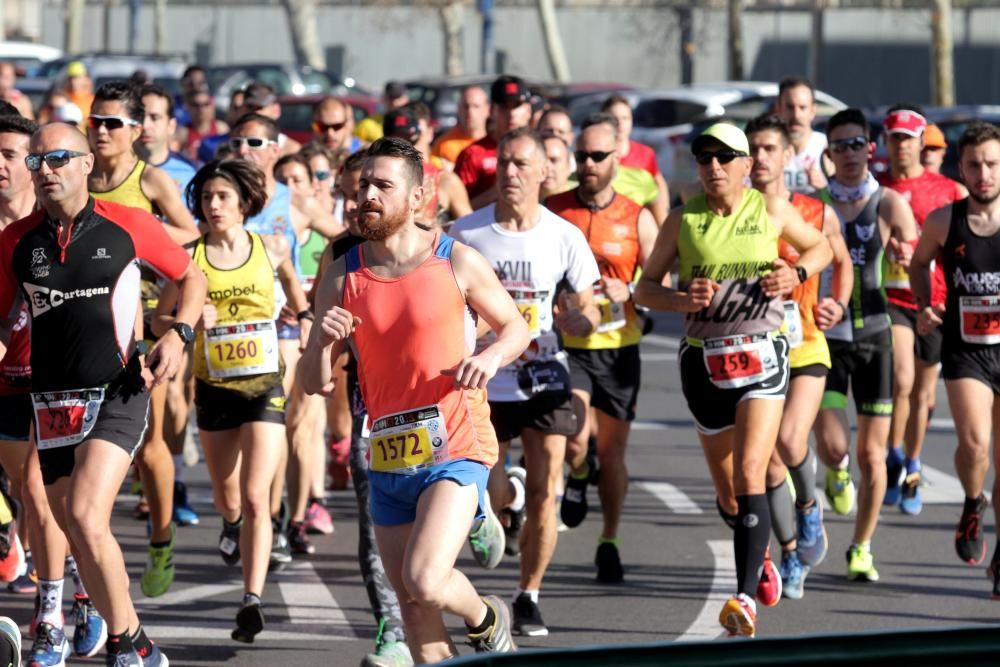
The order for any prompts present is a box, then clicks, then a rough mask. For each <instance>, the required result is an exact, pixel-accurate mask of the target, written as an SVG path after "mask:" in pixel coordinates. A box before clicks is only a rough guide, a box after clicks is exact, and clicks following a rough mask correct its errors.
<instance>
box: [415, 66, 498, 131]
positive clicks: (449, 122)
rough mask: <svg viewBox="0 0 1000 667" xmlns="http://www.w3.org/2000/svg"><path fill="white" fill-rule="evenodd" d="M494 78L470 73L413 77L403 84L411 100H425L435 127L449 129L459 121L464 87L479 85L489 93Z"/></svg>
mask: <svg viewBox="0 0 1000 667" xmlns="http://www.w3.org/2000/svg"><path fill="white" fill-rule="evenodd" d="M494 79H496V76H494V75H489V76H486V75H482V74H470V75H466V76H448V77H430V78H423V79H413V80H411V81H404V82H403V85H405V86H406V92H407V94H408V95H409V96H410V100H411V101H413V102H423V103H424V104H426V105H427V108H428V109H430V112H431V118H432V119H433V122H434V125H435V128H436V129H438V130H447V129H448V128H450V127H454V126H455V123H457V122H458V99H459V96H461V94H462V89H464V88H466V87H467V86H479V87H481V88H482V89H483V90H485V91H486V92H487V94H488V93H489V90H490V84H491V83H493V80H494Z"/></svg>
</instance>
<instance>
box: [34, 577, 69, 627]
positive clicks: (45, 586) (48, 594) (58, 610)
mask: <svg viewBox="0 0 1000 667" xmlns="http://www.w3.org/2000/svg"><path fill="white" fill-rule="evenodd" d="M38 596H39V600H40V602H41V604H39V605H38V616H37V620H38V622H39V623H51V624H52V625H54V626H56V627H57V628H60V627H62V624H63V618H62V596H63V580H62V579H39V580H38Z"/></svg>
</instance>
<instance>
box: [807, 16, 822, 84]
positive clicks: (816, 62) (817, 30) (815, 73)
mask: <svg viewBox="0 0 1000 667" xmlns="http://www.w3.org/2000/svg"><path fill="white" fill-rule="evenodd" d="M824 4H825V3H824V1H823V0H813V10H812V21H811V25H810V27H811V29H812V39H811V40H810V41H811V43H810V45H809V79H810V80H811V81H812V84H813V85H814V86H820V85H822V84H821V82H822V79H823V32H824V29H823V28H824V26H823V22H824V21H823V5H824Z"/></svg>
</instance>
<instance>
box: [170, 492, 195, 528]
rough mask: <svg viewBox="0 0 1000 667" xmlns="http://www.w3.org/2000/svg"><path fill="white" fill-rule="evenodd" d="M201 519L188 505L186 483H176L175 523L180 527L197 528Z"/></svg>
mask: <svg viewBox="0 0 1000 667" xmlns="http://www.w3.org/2000/svg"><path fill="white" fill-rule="evenodd" d="M199 521H201V519H200V518H199V517H198V513H197V512H195V511H194V509H193V508H192V507H191V505H190V504H189V503H188V494H187V487H186V486H184V482H174V523H176V524H177V525H178V526H197V525H198V522H199Z"/></svg>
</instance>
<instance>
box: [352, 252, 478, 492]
mask: <svg viewBox="0 0 1000 667" xmlns="http://www.w3.org/2000/svg"><path fill="white" fill-rule="evenodd" d="M454 243H455V240H454V239H453V238H451V237H450V236H447V235H445V234H440V235H438V236H437V237H436V238H435V241H434V253H433V254H432V255H431V256H430V257H428V258H427V260H426V261H425V262H424V263H423V264H421V265H420V266H419V267H417V268H416V269H414V270H412V271H410V272H409V273H407V274H406V275H403V276H400V277H398V278H383V277H381V276H378V275H376V274H375V273H373V272H372V271H371V270H370V269H369V268H367V267H366V266H365V261H364V252H363V248H364V247H365V246H366V245H367V244H361V245H359V246H355V247H354V248H351V250H350V251H348V253H347V255H346V256H345V262H346V267H347V275H346V279H345V282H344V298H343V307H344V308H345V309H346V310H348V311H350V312H351V313H353V314H354V315H355V316H357V317H359V318H361V325H360V326H358V328H357V329H356V330H355V332H354V335H353V345H354V350H355V353H356V357H357V360H358V382H359V385H360V387H361V395H362V397H363V398H364V402H365V406H366V407H367V409H368V415H369V422H370V424H371V432H372V433H371V438H370V443H371V448H370V451H369V456H370V465H371V467H372V469H373V470H379V471H383V472H399V473H411V472H415V471H417V470H419V469H421V468H426V467H429V466H432V465H435V464H436V463H443V462H444V461H445V460H454V459H471V460H474V461H479V462H480V463H483V464H485V465H487V466H493V464H494V463H496V461H497V449H498V448H497V439H496V434H495V432H494V431H493V426H492V424H491V423H490V409H489V405H488V403H487V402H486V392H485V391H484V390H471V391H470V390H459V389H455V383H454V382H455V381H454V378H453V377H451V376H447V375H443V374H442V373H441V371H442V370H447V369H452V368H454V367H455V366H457V365H458V364H459V363H460V362H461V361H462V359H464V358H465V357H467V356H468V355H469V354H471V353H472V351H473V349H474V348H475V322H474V320H473V319H472V315H471V312H470V311H469V308H468V306H467V305H466V303H465V298H464V296H463V295H462V293H461V291H460V290H459V288H458V283H457V282H456V280H455V274H454V272H453V270H452V266H451V251H452V248H453V246H454ZM428 445H430V447H431V450H432V452H429V450H428V449H427V446H428ZM442 449H444V450H445V451H444V452H442V451H441V450H442ZM431 454H433V456H431Z"/></svg>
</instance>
